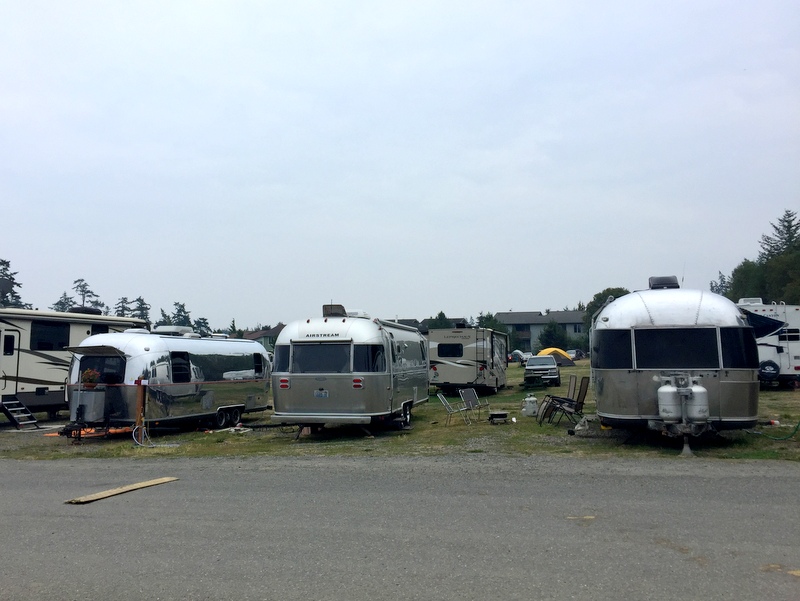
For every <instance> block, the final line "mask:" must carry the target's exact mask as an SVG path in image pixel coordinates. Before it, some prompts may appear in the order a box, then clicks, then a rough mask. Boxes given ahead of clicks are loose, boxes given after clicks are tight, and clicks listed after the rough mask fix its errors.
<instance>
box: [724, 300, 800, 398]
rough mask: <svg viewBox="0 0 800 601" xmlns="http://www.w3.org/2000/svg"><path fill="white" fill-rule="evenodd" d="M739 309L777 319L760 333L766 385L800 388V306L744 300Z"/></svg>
mask: <svg viewBox="0 0 800 601" xmlns="http://www.w3.org/2000/svg"><path fill="white" fill-rule="evenodd" d="M737 305H738V306H739V308H741V309H744V310H745V311H748V312H750V313H754V314H755V315H758V316H759V317H766V318H768V319H771V320H774V326H773V327H766V328H765V329H764V330H763V331H762V332H760V333H759V334H758V337H757V338H756V343H757V344H758V363H759V366H758V377H759V379H760V380H761V382H762V384H766V385H769V384H778V385H784V386H790V387H793V388H797V387H800V305H787V304H786V303H770V304H766V303H764V302H762V300H761V299H760V298H740V299H739V302H738V303H737Z"/></svg>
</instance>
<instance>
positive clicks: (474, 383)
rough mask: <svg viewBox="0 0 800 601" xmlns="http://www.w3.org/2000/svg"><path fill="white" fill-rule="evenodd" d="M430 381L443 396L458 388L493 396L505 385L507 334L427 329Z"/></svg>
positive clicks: (481, 329)
mask: <svg viewBox="0 0 800 601" xmlns="http://www.w3.org/2000/svg"><path fill="white" fill-rule="evenodd" d="M428 344H429V345H430V356H431V359H430V360H431V373H430V382H431V384H432V385H433V386H436V387H437V388H439V389H440V390H441V391H442V392H444V393H445V394H454V393H455V392H456V391H458V390H459V389H460V388H477V389H479V390H481V391H483V392H484V393H486V392H488V393H495V392H497V391H498V390H499V389H501V388H503V387H504V386H505V385H506V369H507V368H508V334H506V333H505V332H498V331H496V330H491V329H489V328H468V327H465V326H464V327H456V328H454V329H446V330H430V331H429V332H428Z"/></svg>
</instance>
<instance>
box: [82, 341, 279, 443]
mask: <svg viewBox="0 0 800 601" xmlns="http://www.w3.org/2000/svg"><path fill="white" fill-rule="evenodd" d="M176 334H178V335H176ZM70 350H72V351H73V352H74V354H75V356H74V359H73V362H72V365H71V366H70V370H69V386H68V387H67V389H68V391H67V394H68V398H69V406H70V418H71V421H73V422H79V423H85V424H89V425H97V426H105V427H115V426H130V425H132V424H134V423H135V422H136V417H137V416H136V411H137V394H138V393H139V391H140V390H141V389H140V385H144V386H145V391H146V394H145V399H144V421H145V423H146V425H148V426H164V425H167V424H170V423H172V424H175V423H178V422H182V421H183V422H186V421H190V420H191V421H209V422H212V423H213V424H214V425H215V426H216V427H220V428H221V427H225V426H227V425H231V424H236V423H238V421H239V419H240V418H241V416H242V414H243V413H246V412H249V411H263V410H264V409H266V408H267V404H268V401H267V396H268V391H269V373H270V363H269V359H268V358H267V352H266V350H265V349H264V347H263V346H262V345H261V344H259V343H258V342H255V341H253V340H241V339H232V338H231V339H224V338H214V337H212V338H201V337H200V336H199V335H198V334H194V333H189V332H187V333H184V334H182V335H180V332H177V333H176V332H170V333H168V334H163V333H162V332H160V331H159V329H158V328H157V329H156V330H155V331H154V332H153V333H150V332H148V331H147V330H139V329H131V330H127V331H125V332H121V333H117V334H99V335H97V336H91V337H89V338H87V339H86V340H84V341H82V342H81V343H80V344H79V345H78V346H76V347H73V348H71V349H70ZM87 370H92V371H91V372H90V373H92V378H89V379H92V380H95V381H94V382H91V383H89V382H87V381H86V380H87V378H86V376H85V374H86V373H87Z"/></svg>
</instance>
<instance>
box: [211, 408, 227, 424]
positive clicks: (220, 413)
mask: <svg viewBox="0 0 800 601" xmlns="http://www.w3.org/2000/svg"><path fill="white" fill-rule="evenodd" d="M228 419H229V418H228V414H227V413H226V412H225V411H224V410H223V409H217V414H216V415H215V416H214V425H215V426H216V427H217V428H224V427H225V426H227V425H228Z"/></svg>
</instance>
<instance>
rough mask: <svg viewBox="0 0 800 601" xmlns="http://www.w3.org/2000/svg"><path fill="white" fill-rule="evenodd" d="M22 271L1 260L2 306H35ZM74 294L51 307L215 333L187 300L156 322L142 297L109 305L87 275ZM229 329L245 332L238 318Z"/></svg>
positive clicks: (234, 333)
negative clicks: (26, 295) (25, 293)
mask: <svg viewBox="0 0 800 601" xmlns="http://www.w3.org/2000/svg"><path fill="white" fill-rule="evenodd" d="M17 275H18V272H16V271H11V262H10V261H6V260H5V259H0V306H2V307H13V308H18V309H32V308H33V306H32V305H31V304H30V303H26V302H23V300H22V297H21V296H20V293H19V290H18V289H19V288H21V287H22V284H21V283H20V282H19V281H18V280H17ZM72 291H73V292H74V294H73V295H70V294H68V293H67V292H66V291H64V292H63V293H62V294H61V297H60V298H59V299H58V300H57V301H56V302H55V303H53V304H52V305H50V306H49V307H48V309H51V310H52V311H59V312H62V313H66V312H67V311H69V310H70V309H72V308H74V307H90V308H93V309H97V310H98V311H99V312H100V313H101V314H102V315H115V316H117V317H134V318H137V319H142V320H144V321H146V322H147V323H148V324H152V325H153V326H162V325H174V326H186V327H190V328H192V329H193V330H194V331H195V332H197V333H198V334H200V335H201V336H209V335H210V334H211V333H212V329H211V326H210V325H209V323H208V320H207V319H206V318H205V317H199V318H197V319H192V316H191V313H190V311H189V310H188V309H187V308H186V304H185V303H178V302H176V303H173V310H172V312H171V313H167V312H166V311H164V309H161V314H160V316H159V317H158V319H156V320H155V321H153V320H152V319H151V317H150V310H151V307H150V305H149V304H148V303H147V301H145V299H144V298H142V297H141V296H137V297H136V298H134V299H132V300H131V299H130V298H128V297H126V296H123V297H121V298H120V299H118V300H117V302H116V303H115V304H114V306H113V307H111V306H109V305H107V304H106V303H104V302H103V301H102V300H100V297H99V295H98V294H97V293H95V292H94V290H92V288H91V286H90V285H89V283H88V282H87V281H86V280H84V279H83V278H79V279H77V280H75V281H74V282H72ZM259 328H260V326H259ZM216 331H217V332H225V333H226V334H230V335H232V336H238V337H239V338H241V337H242V336H243V335H244V331H243V330H241V329H239V328H237V327H236V321H235V320H232V321H231V325H230V327H229V329H228V330H216Z"/></svg>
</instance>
